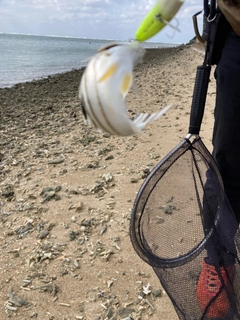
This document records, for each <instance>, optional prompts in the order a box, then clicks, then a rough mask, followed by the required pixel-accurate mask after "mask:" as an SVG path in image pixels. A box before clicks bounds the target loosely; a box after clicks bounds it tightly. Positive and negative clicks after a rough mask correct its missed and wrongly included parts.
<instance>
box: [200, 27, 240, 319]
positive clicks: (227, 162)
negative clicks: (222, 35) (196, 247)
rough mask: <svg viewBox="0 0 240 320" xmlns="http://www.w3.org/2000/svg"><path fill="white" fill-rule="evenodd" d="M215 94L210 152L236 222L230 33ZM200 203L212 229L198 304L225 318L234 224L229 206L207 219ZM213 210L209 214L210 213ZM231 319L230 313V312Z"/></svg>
mask: <svg viewBox="0 0 240 320" xmlns="http://www.w3.org/2000/svg"><path fill="white" fill-rule="evenodd" d="M215 77H216V84H217V96H216V106H215V111H214V116H215V123H214V132H213V147H214V148H213V157H214V159H215V161H216V163H217V166H218V168H219V171H220V173H221V176H222V179H223V183H224V189H225V192H226V195H227V198H228V200H229V202H230V205H231V207H232V209H233V212H234V215H235V217H236V218H237V220H238V222H240V37H239V36H237V35H236V34H235V33H233V32H230V33H229V35H228V37H227V39H226V43H225V46H224V48H223V51H222V57H221V59H220V62H219V64H218V66H217V68H216V71H215ZM213 182H214V181H212V182H211V177H208V178H207V183H206V186H205V188H206V190H205V191H206V193H207V197H206V198H208V195H209V194H210V195H211V185H212V183H213ZM206 201H207V203H206V204H205V205H204V208H203V209H204V213H203V224H204V229H205V232H206V233H207V232H208V231H209V229H210V228H214V232H213V234H212V236H211V237H210V238H209V240H208V241H207V242H206V245H205V249H206V251H207V257H206V258H205V259H204V260H203V263H202V271H201V274H200V277H199V279H198V284H197V298H198V302H199V305H200V307H201V309H202V311H203V313H204V312H205V314H206V315H207V317H208V318H214V319H215V318H219V319H229V317H230V316H229V313H232V312H233V313H234V312H235V309H236V308H235V302H234V298H233V297H234V295H233V294H232V293H233V287H232V281H233V277H234V271H235V260H236V248H235V243H234V235H235V233H236V231H237V229H238V223H237V222H236V219H235V218H234V216H233V214H232V210H231V208H230V209H228V206H226V207H225V206H224V205H223V206H222V208H221V212H219V214H220V215H219V216H220V220H219V221H217V222H216V224H215V222H214V221H212V220H213V219H211V215H213V217H214V216H215V215H214V213H216V210H218V209H217V208H216V204H215V207H214V205H213V203H214V202H213V201H211V197H210V199H209V198H208V199H207V200H206ZM212 212H213V214H212ZM230 318H231V317H230Z"/></svg>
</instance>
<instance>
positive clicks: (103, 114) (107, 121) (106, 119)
mask: <svg viewBox="0 0 240 320" xmlns="http://www.w3.org/2000/svg"><path fill="white" fill-rule="evenodd" d="M95 65H96V62H95V64H94V66H93V68H94V74H95V76H96V68H95ZM95 90H96V92H97V99H98V104H99V107H100V110H101V113H102V116H103V118H104V120H105V122H106V123H107V125H108V127H109V128H110V129H111V130H109V128H108V129H106V128H105V127H104V126H100V128H104V130H105V131H106V132H108V133H114V134H116V135H121V134H120V133H119V132H118V131H117V130H115V128H114V127H113V126H112V125H111V122H110V121H109V119H108V117H107V115H106V113H105V111H104V108H103V105H102V103H101V99H100V96H99V91H98V86H97V82H96V81H95Z"/></svg>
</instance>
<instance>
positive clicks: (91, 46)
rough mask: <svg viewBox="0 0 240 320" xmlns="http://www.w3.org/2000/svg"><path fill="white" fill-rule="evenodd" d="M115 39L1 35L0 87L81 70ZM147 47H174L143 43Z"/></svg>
mask: <svg viewBox="0 0 240 320" xmlns="http://www.w3.org/2000/svg"><path fill="white" fill-rule="evenodd" d="M112 41H114V40H104V39H85V38H84V39H83V38H70V37H57V36H39V35H24V34H4V33H0V87H2V88H3V87H11V86H13V85H14V84H17V83H21V82H26V81H31V80H35V79H40V78H44V77H48V76H49V75H53V74H57V73H62V72H66V71H70V70H72V69H80V68H82V67H84V66H86V65H87V63H88V58H89V57H91V56H93V55H94V54H95V53H96V52H97V50H98V49H99V48H100V47H102V46H104V45H105V44H107V43H109V42H112ZM143 46H144V47H146V48H160V47H169V46H176V44H166V43H154V42H146V43H143Z"/></svg>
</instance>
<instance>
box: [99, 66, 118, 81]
mask: <svg viewBox="0 0 240 320" xmlns="http://www.w3.org/2000/svg"><path fill="white" fill-rule="evenodd" d="M117 67H118V65H117V64H116V63H115V64H113V65H112V66H111V67H110V68H109V69H108V70H107V71H106V72H105V73H104V75H103V76H102V77H101V78H100V79H99V80H98V82H102V81H104V80H107V79H108V78H109V77H111V76H112V75H113V74H114V73H115V71H116V70H117Z"/></svg>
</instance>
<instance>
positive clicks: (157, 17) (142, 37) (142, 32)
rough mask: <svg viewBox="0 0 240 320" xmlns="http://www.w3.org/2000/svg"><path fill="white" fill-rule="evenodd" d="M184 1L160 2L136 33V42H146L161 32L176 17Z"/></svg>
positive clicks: (160, 0)
mask: <svg viewBox="0 0 240 320" xmlns="http://www.w3.org/2000/svg"><path fill="white" fill-rule="evenodd" d="M183 2H184V0H158V1H157V3H156V4H155V6H154V7H153V8H152V10H151V11H150V12H149V13H148V14H147V16H146V17H145V19H144V20H143V22H142V23H141V25H140V26H139V28H138V29H137V32H136V40H138V41H146V40H148V39H149V38H151V37H153V36H154V35H155V34H156V33H158V32H159V31H161V30H162V29H163V28H164V27H165V26H166V25H167V24H168V23H169V21H171V20H172V18H173V17H174V16H175V15H176V13H177V12H178V10H179V9H180V7H181V5H182V4H183Z"/></svg>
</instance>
